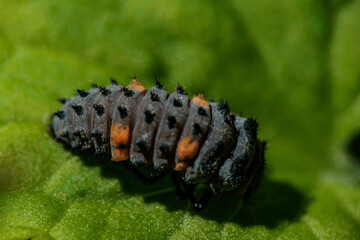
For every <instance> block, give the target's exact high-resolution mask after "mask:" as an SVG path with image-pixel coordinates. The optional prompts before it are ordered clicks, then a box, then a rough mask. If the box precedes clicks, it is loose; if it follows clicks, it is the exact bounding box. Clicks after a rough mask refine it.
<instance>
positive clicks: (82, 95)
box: [51, 79, 264, 196]
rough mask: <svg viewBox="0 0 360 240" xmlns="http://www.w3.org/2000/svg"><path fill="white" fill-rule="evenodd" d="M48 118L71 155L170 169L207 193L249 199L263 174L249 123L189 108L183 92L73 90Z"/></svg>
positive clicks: (215, 110)
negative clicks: (90, 154)
mask: <svg viewBox="0 0 360 240" xmlns="http://www.w3.org/2000/svg"><path fill="white" fill-rule="evenodd" d="M63 103H64V105H63V107H62V109H61V110H60V111H58V112H55V113H54V114H53V117H52V123H51V130H52V132H53V136H54V137H55V138H56V139H57V140H60V141H62V142H64V143H65V144H67V145H69V146H71V147H72V148H74V149H79V150H81V151H94V152H95V153H96V154H111V156H112V161H116V162H118V161H125V160H128V159H130V161H131V163H132V164H133V165H134V166H136V167H138V166H142V165H149V164H152V165H153V167H154V169H156V170H158V171H160V172H161V171H166V170H169V169H172V170H174V171H177V172H179V173H180V174H181V176H182V178H183V179H184V180H185V182H186V183H191V184H195V183H205V184H208V186H209V187H210V188H211V190H212V191H213V192H214V193H218V192H224V191H233V192H236V193H237V194H238V195H240V196H244V195H245V194H248V193H249V192H251V191H252V190H253V189H254V188H255V187H256V186H257V184H258V182H259V179H260V177H261V175H262V173H263V169H264V143H263V142H261V141H259V140H258V139H257V123H256V121H255V120H254V119H252V118H248V119H246V118H242V117H240V116H238V115H236V114H232V113H231V112H230V109H229V107H228V105H227V104H226V103H224V102H221V103H213V102H207V101H206V100H205V98H204V96H203V95H202V94H199V95H197V96H195V97H193V98H192V99H191V100H190V99H189V97H188V96H187V95H186V93H185V91H184V90H183V88H181V87H180V86H178V87H177V90H176V91H175V92H173V93H171V94H170V95H169V93H168V92H167V91H166V90H165V89H164V88H163V86H162V85H161V84H160V83H159V82H157V83H156V86H154V87H152V88H150V89H149V90H148V91H147V90H146V89H145V88H144V87H143V86H142V85H141V84H140V83H139V82H138V81H137V80H136V79H132V82H131V84H130V85H128V86H127V87H123V86H120V85H118V84H117V83H116V82H115V81H112V83H111V85H110V86H108V87H107V88H102V87H97V86H95V87H93V88H92V89H90V90H89V91H84V90H78V95H77V96H75V97H74V98H72V99H70V100H67V101H63Z"/></svg>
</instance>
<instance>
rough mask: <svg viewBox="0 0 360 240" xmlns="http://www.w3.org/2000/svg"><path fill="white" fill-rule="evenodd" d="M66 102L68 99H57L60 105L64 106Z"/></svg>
mask: <svg viewBox="0 0 360 240" xmlns="http://www.w3.org/2000/svg"><path fill="white" fill-rule="evenodd" d="M67 101H68V99H66V98H59V102H60V103H61V104H65V103H66V102H67Z"/></svg>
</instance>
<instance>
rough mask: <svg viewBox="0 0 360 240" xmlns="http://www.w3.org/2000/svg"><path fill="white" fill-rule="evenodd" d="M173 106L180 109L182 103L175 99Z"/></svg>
mask: <svg viewBox="0 0 360 240" xmlns="http://www.w3.org/2000/svg"><path fill="white" fill-rule="evenodd" d="M173 105H174V107H178V108H181V107H182V102H181V101H180V100H179V99H177V98H175V99H174V102H173Z"/></svg>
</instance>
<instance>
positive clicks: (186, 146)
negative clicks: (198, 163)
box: [174, 137, 199, 171]
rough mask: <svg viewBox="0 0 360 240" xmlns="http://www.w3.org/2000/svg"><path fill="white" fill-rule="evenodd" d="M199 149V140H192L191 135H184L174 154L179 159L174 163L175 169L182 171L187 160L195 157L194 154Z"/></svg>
mask: <svg viewBox="0 0 360 240" xmlns="http://www.w3.org/2000/svg"><path fill="white" fill-rule="evenodd" d="M198 151H199V142H198V141H196V140H194V139H193V138H192V137H186V138H184V139H183V140H181V142H180V143H179V145H178V147H177V150H176V154H177V156H178V159H179V163H178V164H176V166H175V168H174V169H175V170H176V171H182V170H183V169H185V168H186V167H187V166H188V164H189V163H190V162H189V161H190V160H192V159H193V158H195V156H196V154H197V153H198Z"/></svg>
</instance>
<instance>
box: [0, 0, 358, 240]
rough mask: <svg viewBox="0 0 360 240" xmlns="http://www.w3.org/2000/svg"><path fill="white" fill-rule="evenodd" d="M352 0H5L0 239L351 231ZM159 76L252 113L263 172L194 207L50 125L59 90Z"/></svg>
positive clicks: (354, 184) (354, 218)
mask: <svg viewBox="0 0 360 240" xmlns="http://www.w3.org/2000/svg"><path fill="white" fill-rule="evenodd" d="M359 23H360V1H350V0H347V1H340V0H330V1H307V0H293V1H288V0H276V1H265V0H263V1H250V0H237V1H236V0H233V1H205V0H202V1H185V0H174V1H165V0H154V1H146V0H135V1H119V0H118V1H114V0H106V1H105V0H104V1H89V0H87V1H84V0H77V1H59V0H54V1H40V0H33V1H26V0H16V1H14V0H12V1H10V0H8V1H6V0H3V1H0V239H124V238H127V239H220V238H221V239H275V238H278V239H317V238H318V239H357V238H360V185H359V184H360V166H359V165H360V164H359V162H360V153H359V148H360V94H359V93H360V44H359V43H360V24H359ZM133 75H136V76H137V77H138V78H139V80H140V81H142V83H143V84H144V85H145V86H146V87H150V86H152V84H153V79H154V77H158V78H160V80H161V81H162V82H163V83H164V85H165V87H166V88H167V89H168V90H169V91H172V90H174V88H175V86H176V84H177V83H182V85H183V86H184V87H185V88H186V89H187V91H188V92H189V93H190V95H192V94H193V93H195V92H197V91H199V90H202V91H204V92H205V94H206V97H207V98H208V99H215V100H216V101H219V100H220V99H225V100H227V101H228V102H229V104H230V107H231V109H232V111H233V112H237V113H240V114H242V115H243V116H245V117H249V116H253V117H256V118H257V119H258V121H259V123H260V129H259V134H260V138H261V139H264V140H266V141H268V149H267V152H266V159H267V171H266V177H265V179H264V181H263V183H262V185H261V186H260V188H259V190H258V191H257V192H256V193H255V194H254V196H253V198H252V199H251V201H250V202H246V203H243V202H242V201H241V200H238V199H235V198H233V197H232V196H224V197H220V198H216V199H214V200H212V201H211V202H210V204H209V206H208V207H207V209H205V211H203V212H201V213H197V212H194V211H193V210H192V209H191V206H190V204H189V203H188V202H187V201H181V200H178V199H177V198H176V196H175V191H174V188H173V186H172V184H171V181H170V180H169V179H165V180H163V181H161V182H159V183H157V184H155V185H154V186H150V187H149V186H144V185H142V184H141V183H140V182H139V181H138V180H137V179H136V178H135V177H134V176H133V175H132V174H131V173H129V172H128V171H126V170H124V169H122V168H114V167H112V166H111V165H109V164H107V163H99V162H96V160H94V159H93V160H88V159H82V158H80V157H79V156H75V155H73V154H71V153H69V152H68V151H66V150H65V149H63V147H62V146H61V145H60V144H58V143H56V142H54V141H53V140H52V139H51V138H50V137H49V136H48V135H47V133H46V129H47V125H46V124H47V123H48V119H49V116H50V114H51V113H52V112H54V111H56V110H58V109H59V108H60V106H61V105H60V103H58V102H57V99H58V98H59V97H71V96H72V95H73V94H74V93H75V89H76V88H82V89H88V88H89V87H90V83H93V82H96V83H99V84H102V85H105V86H106V85H108V84H109V77H114V78H116V79H117V80H118V81H119V82H120V83H121V84H123V85H126V84H128V82H129V79H130V76H133Z"/></svg>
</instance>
